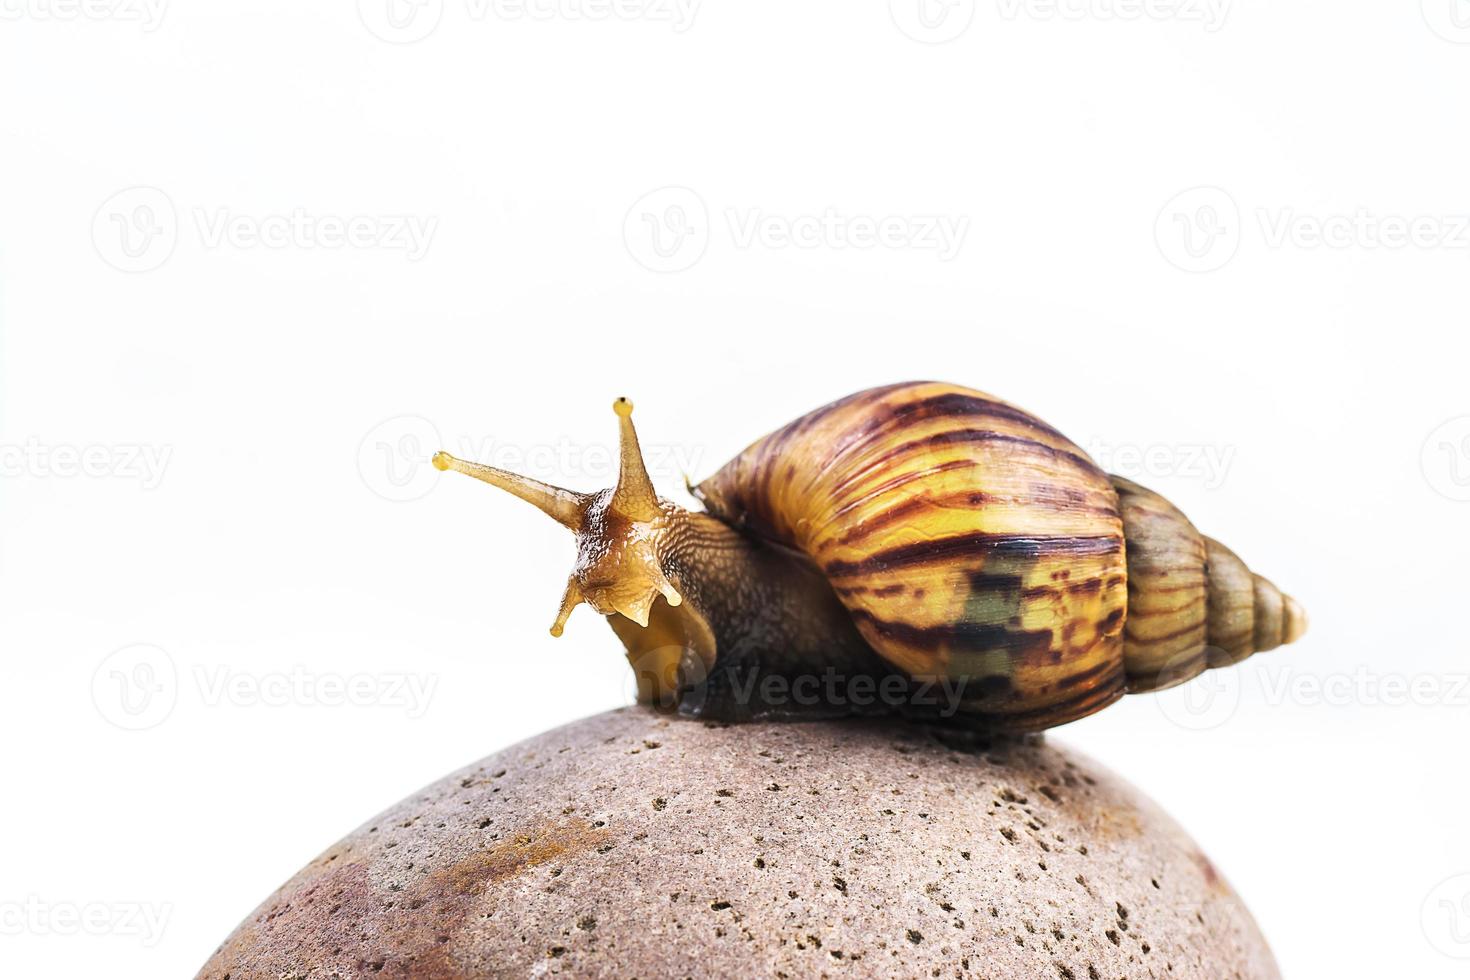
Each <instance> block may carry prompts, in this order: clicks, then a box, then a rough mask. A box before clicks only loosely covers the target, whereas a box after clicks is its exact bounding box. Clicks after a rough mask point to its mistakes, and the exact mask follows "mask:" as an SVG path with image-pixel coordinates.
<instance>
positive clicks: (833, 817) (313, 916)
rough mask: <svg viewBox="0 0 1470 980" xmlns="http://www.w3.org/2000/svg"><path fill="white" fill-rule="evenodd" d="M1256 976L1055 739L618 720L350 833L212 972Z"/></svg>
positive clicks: (561, 737)
mask: <svg viewBox="0 0 1470 980" xmlns="http://www.w3.org/2000/svg"><path fill="white" fill-rule="evenodd" d="M499 976H514V977H531V976H538V977H539V976H567V977H579V978H580V977H618V978H629V977H638V978H645V980H648V978H662V977H671V978H673V977H740V976H756V977H790V978H797V977H818V976H823V977H931V976H932V977H959V978H967V977H973V978H989V980H1001V978H1027V980H1031V978H1038V977H1040V978H1048V977H1057V978H1061V980H1096V978H1107V980H1115V978H1120V977H1127V978H1132V980H1137V978H1145V977H1158V978H1165V977H1167V978H1170V980H1194V978H1199V980H1224V978H1238V980H1265V978H1275V977H1278V976H1279V974H1278V972H1277V969H1276V966H1275V963H1274V961H1273V960H1272V957H1271V953H1270V950H1269V949H1268V948H1267V946H1266V943H1265V941H1264V940H1263V939H1262V937H1261V934H1260V932H1259V930H1258V929H1257V927H1256V925H1255V923H1254V921H1253V920H1252V919H1251V916H1250V913H1249V912H1248V911H1247V910H1246V908H1245V906H1244V905H1243V904H1242V903H1241V901H1240V900H1239V899H1238V898H1237V897H1236V895H1235V894H1234V893H1233V892H1232V891H1231V889H1230V887H1229V885H1227V884H1226V882H1225V880H1224V879H1223V878H1222V877H1221V875H1220V874H1219V872H1217V871H1216V870H1215V868H1214V866H1213V865H1212V864H1211V863H1210V861H1209V859H1208V858H1206V857H1205V855H1204V854H1202V853H1201V852H1200V850H1199V848H1198V847H1197V846H1196V845H1195V844H1194V843H1193V842H1192V841H1191V840H1190V838H1189V837H1188V836H1187V835H1186V834H1185V833H1184V832H1183V831H1181V830H1180V829H1179V827H1178V826H1176V825H1175V824H1174V823H1173V822H1172V821H1171V820H1170V819H1169V818H1168V817H1166V816H1165V815H1164V814H1163V813H1162V812H1161V811H1160V810H1159V809H1158V808H1157V807H1156V806H1155V805H1154V804H1153V803H1151V802H1150V801H1149V800H1147V799H1145V798H1144V797H1142V796H1141V795H1140V794H1139V793H1138V791H1136V790H1135V789H1133V788H1132V787H1130V786H1129V785H1127V784H1126V783H1124V782H1123V781H1121V780H1120V779H1118V778H1117V777H1115V776H1112V775H1110V774H1109V773H1108V772H1106V771H1105V770H1104V769H1102V768H1101V767H1100V766H1098V765H1097V764H1096V763H1094V762H1092V761H1090V760H1088V759H1087V758H1085V757H1084V756H1082V755H1080V754H1078V753H1076V752H1074V751H1072V750H1070V749H1067V748H1064V747H1062V746H1060V745H1058V744H1057V743H1056V742H1054V741H1052V740H1050V739H1043V738H1039V737H1031V738H1026V739H1012V740H988V741H987V740H983V739H980V738H978V737H975V736H968V735H963V734H960V733H955V732H946V731H943V730H930V729H924V728H919V727H916V726H912V725H905V724H901V723H893V722H886V723H880V722H874V721H870V722H856V721H844V722H810V723H767V724H746V725H733V726H731V725H712V724H708V723H704V722H699V721H692V720H686V719H682V718H677V717H670V716H667V715H662V714H658V713H655V712H653V711H651V710H648V709H645V708H626V709H622V710H618V711H613V712H609V713H607V714H603V715H597V716H595V717H592V718H588V719H585V720H583V721H580V722H576V723H574V724H571V725H567V726H565V727H563V728H558V729H555V730H553V731H550V732H547V733H545V734H543V735H539V736H537V737H535V738H532V739H529V740H528V741H525V742H522V743H520V744H519V745H515V746H512V747H511V748H508V749H505V750H504V751H502V752H498V753H496V754H495V755H492V756H490V757H488V758H487V759H485V760H484V761H482V762H479V763H476V764H475V765H472V766H470V767H468V768H466V769H462V770H460V771H459V772H456V773H454V774H452V775H450V776H449V777H447V778H445V779H442V780H440V781H439V782H437V783H434V784H433V785H431V786H429V787H428V788H427V789H425V790H423V791H422V792H420V793H417V794H415V795H414V796H412V797H410V798H408V799H406V800H404V801H403V802H401V803H399V804H398V805H396V806H394V807H392V808H391V809H389V810H388V811H387V812H385V813H383V814H382V815H380V816H379V817H377V818H376V819H374V820H372V821H370V822H368V823H367V824H365V825H363V826H362V827H361V828H359V829H358V830H356V831H354V832H353V833H351V834H349V835H348V836H347V837H346V838H344V839H343V840H342V841H341V842H339V843H338V844H336V845H335V846H333V847H332V848H330V849H329V850H327V851H326V853H324V854H323V855H321V857H319V858H317V859H316V860H315V861H313V862H312V863H311V864H310V865H308V866H307V867H306V868H305V869H303V870H302V871H301V872H300V873H298V874H297V875H296V876H295V877H294V878H292V879H291V880H290V881H289V882H287V883H286V884H285V885H284V886H283V887H282V888H281V889H280V890H278V891H277V892H276V893H275V894H274V895H272V896H271V897H270V898H269V899H268V900H267V901H266V902H265V903H264V904H263V905H261V906H260V908H258V909H257V910H256V911H255V913H254V914H252V915H251V916H250V917H249V918H248V919H247V920H245V922H244V923H243V924H241V925H240V927H239V928H238V929H236V930H235V932H234V934H232V935H231V936H230V937H229V938H228V939H227V940H226V941H225V943H224V944H223V945H222V946H221V947H220V948H219V949H218V951H217V952H216V953H215V954H214V956H213V957H212V958H211V959H210V960H209V962H208V964H206V965H205V967H204V968H203V970H201V971H200V973H199V977H200V978H202V980H225V978H228V980H257V978H259V980H266V978H269V980H282V978H287V980H327V978H334V977H341V978H348V977H352V978H356V977H373V978H399V977H412V978H418V980H450V978H454V980H458V978H471V977H499Z"/></svg>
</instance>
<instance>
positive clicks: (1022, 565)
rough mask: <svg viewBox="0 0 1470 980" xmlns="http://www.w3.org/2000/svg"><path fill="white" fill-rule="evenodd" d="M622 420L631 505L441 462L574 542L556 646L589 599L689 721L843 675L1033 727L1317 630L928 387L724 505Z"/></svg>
mask: <svg viewBox="0 0 1470 980" xmlns="http://www.w3.org/2000/svg"><path fill="white" fill-rule="evenodd" d="M614 408H615V409H616V410H617V413H618V416H619V420H620V421H619V424H620V428H621V434H622V452H621V459H620V472H619V477H618V484H617V486H615V487H614V488H612V489H610V490H606V491H602V492H600V493H575V492H572V491H569V490H562V489H560V488H557V487H552V486H549V485H547V484H543V483H539V482H538V481H535V480H529V479H527V478H524V477H519V476H516V475H515V474H511V473H506V472H505V471H502V470H497V469H495V468H493V467H487V466H482V465H479V464H474V463H465V462H463V461H460V460H456V459H454V458H453V457H451V456H448V455H447V454H444V453H440V454H438V455H437V456H435V459H434V463H435V465H436V466H438V467H439V468H441V469H455V470H458V471H460V472H464V473H467V474H469V475H471V476H474V477H476V478H478V479H481V480H484V481H485V482H488V483H491V484H494V485H496V486H499V487H501V488H503V489H506V490H508V491H510V492H511V493H513V494H515V495H516V496H519V497H521V498H522V499H524V500H527V501H529V502H531V503H533V504H535V505H536V506H537V507H539V508H540V509H541V510H542V511H544V512H545V513H547V514H549V515H550V516H552V517H553V518H555V519H556V520H557V521H558V522H560V523H561V524H563V525H565V526H566V527H568V528H570V529H571V530H572V531H573V532H574V533H575V534H576V535H577V542H578V559H577V564H576V566H575V568H574V571H573V574H572V577H571V578H570V579H569V581H568V583H567V589H566V593H565V595H564V597H563V600H562V607H561V612H560V614H559V615H558V617H557V621H556V625H555V626H553V627H552V633H553V634H554V635H560V633H561V629H562V626H563V624H564V623H565V622H566V620H567V617H568V616H569V615H570V613H571V611H572V610H573V609H574V608H575V607H576V606H577V605H579V604H580V603H583V602H586V603H588V604H590V605H592V606H593V607H594V608H595V609H596V610H597V611H598V612H601V613H603V614H604V615H606V616H608V618H609V622H610V624H611V625H612V627H613V629H614V631H615V632H616V633H617V635H618V637H619V639H621V640H622V641H623V643H624V645H625V646H626V647H627V649H628V655H629V659H630V661H632V662H633V663H634V666H635V669H636V670H638V671H639V672H640V692H641V695H642V696H643V697H645V698H648V699H657V698H658V697H659V696H660V693H661V692H662V693H664V694H667V693H668V692H669V691H672V692H673V693H674V694H675V695H676V696H678V697H684V698H685V700H684V701H683V702H681V704H682V706H683V707H684V708H685V709H686V710H695V711H697V712H699V711H703V712H708V713H713V714H717V715H718V716H722V717H749V716H750V715H752V714H754V715H760V714H762V711H761V710H760V709H761V707H762V705H760V704H756V705H751V704H750V703H749V701H748V695H747V696H746V700H745V701H741V702H739V703H736V701H735V700H734V699H733V698H732V695H731V691H732V690H733V689H734V688H735V687H736V686H738V684H739V675H740V674H741V673H742V672H752V671H763V672H767V673H778V674H783V675H786V676H788V677H790V676H798V675H808V676H810V675H811V674H813V673H815V672H817V671H819V670H822V669H829V668H830V669H837V670H839V671H841V672H845V673H847V674H862V675H865V676H877V675H879V674H883V675H898V676H899V677H900V678H901V679H905V680H906V681H909V682H915V683H916V682H919V681H921V680H924V679H935V678H938V679H942V680H945V681H954V682H956V683H955V684H954V685H953V686H952V687H951V688H950V689H951V690H953V691H955V692H957V694H956V695H955V697H956V698H957V699H958V701H959V703H958V704H957V705H955V706H954V708H955V709H956V711H957V714H956V717H958V718H959V719H960V720H961V721H962V722H963V723H965V724H968V725H970V726H972V727H976V728H983V729H989V730H1001V731H1035V730H1039V729H1043V728H1049V727H1052V726H1055V725H1060V724H1063V723H1065V722H1068V721H1072V720H1074V719H1077V718H1081V717H1083V716H1085V715H1088V714H1091V713H1093V712H1095V711H1098V710H1100V709H1101V708H1103V707H1105V706H1107V705H1108V704H1110V703H1111V702H1113V701H1115V700H1116V699H1118V698H1119V697H1121V696H1122V695H1123V694H1125V693H1130V692H1140V691H1151V690H1158V689H1161V688H1164V687H1168V686H1171V685H1174V684H1178V683H1182V682H1183V681H1186V680H1188V679H1189V678H1191V677H1194V676H1196V675H1197V674H1199V673H1200V672H1201V671H1203V670H1205V669H1207V668H1211V667H1223V666H1226V665H1229V664H1233V663H1236V662H1238V661H1240V660H1242V659H1244V658H1246V657H1248V656H1250V655H1251V654H1252V653H1254V652H1257V651H1262V650H1270V649H1272V648H1274V647H1276V646H1278V645H1280V644H1282V643H1290V642H1292V641H1293V640H1295V639H1297V638H1298V637H1299V636H1301V634H1302V632H1303V631H1304V630H1305V628H1306V617H1305V615H1304V614H1303V612H1302V609H1301V607H1300V606H1299V605H1298V604H1297V603H1296V602H1295V601H1294V600H1292V599H1290V598H1289V597H1286V596H1283V595H1282V594H1281V593H1280V591H1278V590H1277V589H1276V587H1275V586H1274V585H1272V584H1271V583H1270V582H1268V581H1267V580H1266V579H1264V578H1261V577H1260V576H1259V575H1255V574H1253V573H1252V572H1251V571H1250V570H1249V569H1248V568H1247V567H1246V566H1245V564H1244V563H1242V562H1241V561H1240V559H1239V558H1237V557H1236V556H1235V555H1234V554H1233V553H1232V552H1231V551H1230V550H1229V549H1227V548H1226V547H1225V546H1224V545H1221V544H1219V543H1218V542H1216V541H1214V540H1212V539H1210V538H1206V537H1204V536H1203V535H1201V534H1200V533H1199V532H1198V531H1197V530H1196V529H1195V528H1194V525H1192V524H1191V523H1190V522H1189V521H1188V519H1186V518H1185V517H1184V515H1183V514H1181V513H1180V512H1179V510H1178V509H1177V508H1176V507H1174V506H1173V505H1172V504H1170V503H1169V502H1168V501H1166V500H1164V499H1163V498H1162V497H1160V496H1159V495H1158V494H1155V493H1153V492H1151V491H1149V490H1146V489H1144V488H1143V487H1140V486H1138V485H1137V484H1135V483H1133V482H1131V481H1129V480H1125V479H1123V478H1121V477H1110V476H1109V475H1107V474H1106V473H1104V472H1102V471H1101V470H1100V469H1098V467H1097V466H1096V464H1094V463H1093V461H1092V460H1091V459H1089V458H1088V456H1087V454H1086V453H1084V452H1083V451H1082V450H1081V449H1079V448H1078V447H1077V446H1076V445H1074V444H1073V443H1072V442H1071V441H1070V440H1068V439H1067V438H1066V437H1065V436H1063V435H1062V434H1061V433H1060V432H1058V431H1057V430H1056V429H1053V428H1052V427H1051V426H1049V425H1047V424H1046V423H1044V422H1042V421H1040V420H1039V419H1037V418H1035V417H1034V416H1032V415H1030V414H1028V413H1026V412H1024V411H1022V410H1021V409H1019V408H1017V407H1015V406H1014V405H1010V404H1008V403H1006V402H1003V401H1001V400H999V399H997V398H993V397H991V396H989V395H986V394H983V393H981V392H978V391H973V390H971V389H968V388H962V387H959V386H956V385H950V384H941V383H936V382H911V383H905V384H896V385H889V386H887V387H883V388H874V389H871V390H868V391H863V392H859V393H857V394H855V395H852V396H850V397H848V398H844V399H842V400H840V401H837V402H833V403H832V404H830V405H827V406H825V407H823V408H819V409H817V410H816V411H814V412H811V413H809V414H807V415H804V416H802V417H801V418H799V419H797V420H796V421H794V422H792V423H790V424H789V425H786V426H784V427H782V428H781V429H779V430H777V431H775V432H773V433H771V434H770V435H768V436H766V437H765V438H763V439H760V440H758V441H756V442H755V443H753V444H752V445H750V446H749V447H748V448H746V449H745V450H744V451H743V452H741V453H740V454H739V455H737V456H736V457H735V458H734V459H732V460H731V461H730V462H729V463H727V464H726V465H725V466H724V467H722V468H721V469H720V470H719V471H718V472H716V473H715V474H714V475H713V476H711V477H710V478H709V479H707V480H705V481H704V482H702V483H700V484H699V485H698V486H696V487H693V488H691V489H692V491H693V493H694V495H695V497H696V498H698V499H699V500H701V501H702V502H703V503H704V505H705V507H706V508H707V513H699V512H692V511H688V510H685V509H684V508H681V507H679V506H677V505H675V504H673V503H670V502H669V501H667V500H663V499H661V498H659V497H658V496H657V494H655V493H654V490H653V487H652V484H651V482H650V481H649V479H648V474H647V471H646V469H645V468H644V465H643V461H642V457H641V455H640V453H639V449H638V441H637V436H636V433H635V432H634V430H633V425H632V420H631V412H632V405H631V403H629V402H627V401H626V400H625V399H620V400H619V401H618V402H617V403H616V404H615V406H614ZM650 665H651V666H650ZM691 670H692V671H693V674H694V675H697V676H694V677H693V679H691ZM650 677H651V678H652V679H651V680H650V679H649V678H650ZM695 689H698V691H699V693H700V700H699V701H698V702H697V707H695V708H693V709H691V708H690V704H691V702H690V701H689V700H688V699H687V697H686V696H687V695H688V694H689V692H691V691H693V690H695ZM828 707H831V706H830V705H829V706H828ZM772 710H773V711H774V710H775V709H774V707H773V708H772ZM946 717H948V716H946Z"/></svg>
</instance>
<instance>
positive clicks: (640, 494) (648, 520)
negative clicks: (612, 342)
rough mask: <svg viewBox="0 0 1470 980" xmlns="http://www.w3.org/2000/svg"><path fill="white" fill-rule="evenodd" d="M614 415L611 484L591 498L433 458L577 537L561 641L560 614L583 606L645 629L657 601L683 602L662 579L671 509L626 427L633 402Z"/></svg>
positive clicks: (620, 404)
mask: <svg viewBox="0 0 1470 980" xmlns="http://www.w3.org/2000/svg"><path fill="white" fill-rule="evenodd" d="M613 411H614V412H616V413H617V416H618V429H619V436H620V438H619V444H620V448H619V459H618V481H617V485H616V486H614V487H612V488H610V489H608V490H601V491H598V492H596V493H577V492H575V491H572V490H563V489H562V488H560V487H554V486H552V485H550V484H547V483H542V482H540V481H539V480H533V479H531V478H529V477H524V476H519V475H517V474H515V473H511V472H508V471H506V470H501V469H497V468H496V467H493V466H486V465H484V464H481V463H469V462H465V461H464V460H461V459H456V458H455V457H453V456H451V455H449V454H448V453H445V452H440V453H435V454H434V460H433V462H434V467H435V468H436V469H439V470H454V471H455V472H456V473H463V474H465V475H466V476H472V477H474V478H475V479H477V480H482V481H484V482H485V483H488V484H490V485H491V486H496V487H499V488H501V489H502V490H505V491H507V492H509V493H512V494H514V495H515V496H517V497H520V498H521V499H522V500H524V501H526V502H528V503H530V504H532V505H534V506H535V507H536V508H537V509H539V510H540V511H541V512H542V513H544V514H546V515H548V516H549V517H551V518H552V519H553V520H555V521H556V522H557V523H559V524H561V525H562V526H563V527H567V528H570V529H571V531H572V532H573V533H574V534H575V535H576V536H577V561H576V565H575V566H574V567H573V569H572V574H571V577H570V578H569V579H567V588H566V592H565V593H564V594H563V595H562V600H561V609H560V611H559V612H558V613H557V616H556V622H555V623H554V624H553V625H552V627H551V635H552V636H561V634H562V629H563V627H565V626H566V622H567V617H569V616H571V614H572V610H573V609H575V608H577V606H578V605H580V604H582V603H584V602H585V603H587V604H588V605H589V606H591V607H592V608H593V609H596V610H597V611H598V612H599V613H602V614H603V615H604V616H611V615H613V614H615V613H616V614H620V615H622V616H625V617H627V618H628V619H630V620H632V621H633V622H635V623H637V624H638V625H639V626H644V627H646V626H647V625H648V615H649V611H650V610H651V609H652V608H653V604H654V602H655V601H656V600H657V599H658V597H659V596H663V598H664V599H665V600H666V601H667V602H668V604H669V605H670V606H677V605H679V603H680V602H682V601H683V599H682V596H680V594H679V591H678V590H677V589H676V588H674V585H673V583H672V582H670V581H669V579H668V577H667V576H666V575H665V574H664V572H663V568H662V567H661V564H660V562H659V554H658V543H659V538H660V535H661V532H662V530H663V529H664V527H665V526H666V522H667V518H668V516H669V514H670V513H671V512H672V511H674V510H676V508H675V507H674V505H673V504H670V503H667V502H666V501H661V500H660V499H659V498H658V495H657V494H656V493H655V492H654V489H653V483H652V481H650V480H649V478H648V470H647V468H646V467H645V466H644V465H643V454H642V452H641V451H640V450H639V448H638V433H637V432H636V431H635V430H634V428H633V403H632V402H630V401H628V399H626V398H619V399H618V400H617V401H616V402H614V403H613Z"/></svg>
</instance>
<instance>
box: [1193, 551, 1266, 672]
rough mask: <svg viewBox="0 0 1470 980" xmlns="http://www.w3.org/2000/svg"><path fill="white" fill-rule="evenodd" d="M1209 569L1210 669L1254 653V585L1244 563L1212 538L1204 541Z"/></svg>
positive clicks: (1208, 632) (1249, 571) (1208, 634)
mask: <svg viewBox="0 0 1470 980" xmlns="http://www.w3.org/2000/svg"><path fill="white" fill-rule="evenodd" d="M1205 556H1206V559H1205V560H1206V564H1207V567H1208V569H1209V576H1208V580H1207V581H1208V584H1209V601H1208V605H1209V620H1208V630H1207V640H1208V643H1209V648H1208V650H1207V651H1206V655H1207V657H1208V659H1209V663H1210V666H1211V667H1226V666H1229V665H1230V664H1235V663H1239V662H1240V661H1242V660H1244V659H1245V658H1247V657H1249V656H1250V655H1251V654H1252V653H1254V652H1255V647H1254V644H1255V620H1256V617H1255V608H1256V592H1255V582H1254V580H1253V578H1252V576H1251V570H1250V569H1249V568H1247V567H1246V566H1245V562H1243V561H1241V560H1240V559H1239V558H1238V557H1236V555H1235V552H1233V551H1231V550H1230V549H1229V548H1227V547H1225V546H1224V545H1223V544H1221V543H1220V542H1218V541H1216V540H1215V539H1214V538H1211V537H1206V538H1205Z"/></svg>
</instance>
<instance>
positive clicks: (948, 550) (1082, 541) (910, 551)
mask: <svg viewBox="0 0 1470 980" xmlns="http://www.w3.org/2000/svg"><path fill="white" fill-rule="evenodd" d="M1122 548H1123V539H1122V538H1120V537H1118V536H1116V535H1112V534H1102V535H1096V536H1090V537H1081V536H1075V535H1063V536H1055V537H1046V536H1040V537H1038V536H1029V535H1021V534H995V533H992V532H989V531H976V532H974V533H972V534H961V535H956V536H955V537H951V538H940V539H939V540H937V541H920V542H917V543H915V544H907V545H899V546H898V547H894V548H886V549H884V550H883V551H879V552H876V553H875V554H873V555H871V556H869V557H868V558H865V559H863V560H861V561H830V562H827V563H826V564H825V565H824V566H823V569H824V570H825V571H826V573H827V574H828V575H829V576H830V577H832V578H848V577H852V576H858V575H872V574H874V573H875V572H882V571H888V570H890V569H894V568H902V567H906V566H910V565H927V564H930V563H932V562H938V561H948V560H951V559H954V558H957V557H960V556H974V557H980V558H983V557H986V556H989V555H997V554H998V555H1010V556H1015V557H1021V558H1027V559H1032V560H1036V559H1043V558H1048V559H1049V558H1062V557H1069V558H1086V557H1096V556H1099V555H1112V554H1117V553H1118V552H1120V551H1121V550H1122Z"/></svg>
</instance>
